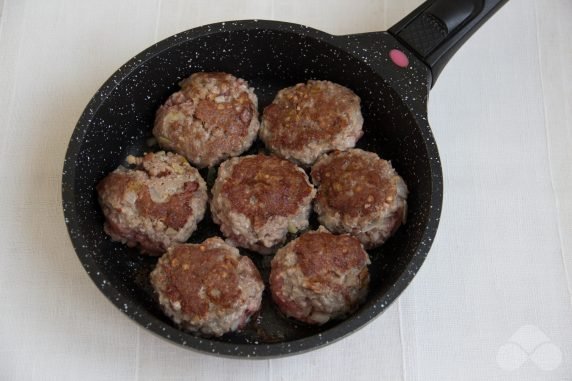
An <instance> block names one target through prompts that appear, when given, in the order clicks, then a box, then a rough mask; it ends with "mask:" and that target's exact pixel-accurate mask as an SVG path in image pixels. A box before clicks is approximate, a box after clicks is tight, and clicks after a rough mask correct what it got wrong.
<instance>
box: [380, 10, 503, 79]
mask: <svg viewBox="0 0 572 381" xmlns="http://www.w3.org/2000/svg"><path fill="white" fill-rule="evenodd" d="M507 1H508V0H429V1H426V2H424V3H423V4H421V5H420V6H419V7H418V8H417V9H415V10H414V11H413V12H411V13H410V14H409V15H407V16H406V17H405V18H404V19H403V20H401V21H399V22H398V23H397V24H395V25H394V26H393V27H391V28H390V29H389V33H390V34H392V35H393V36H394V37H395V38H396V39H397V40H399V42H401V43H402V44H403V45H405V46H407V47H408V48H410V49H411V50H412V51H413V52H414V53H415V54H416V55H417V56H418V57H419V58H421V60H422V61H423V62H425V63H426V64H427V66H429V68H430V69H431V73H432V82H431V86H433V85H434V84H435V81H436V80H437V77H438V76H439V74H440V73H441V70H443V68H444V67H445V65H446V64H447V62H449V59H450V58H451V57H452V56H453V54H455V52H456V51H457V50H458V49H459V48H460V47H461V46H462V45H463V43H464V42H465V41H466V40H467V39H468V38H469V37H471V35H472V34H473V33H474V32H475V31H476V30H477V29H479V27H480V26H481V25H482V24H484V22H485V21H487V20H488V19H489V17H491V16H492V15H493V14H494V13H495V12H496V11H497V10H499V9H500V7H502V6H503V5H504V4H505V3H506V2H507Z"/></svg>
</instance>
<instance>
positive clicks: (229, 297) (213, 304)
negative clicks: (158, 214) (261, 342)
mask: <svg viewBox="0 0 572 381" xmlns="http://www.w3.org/2000/svg"><path fill="white" fill-rule="evenodd" d="M151 284H152V285H153V288H154V289H155V292H156V293H157V295H158V297H159V303H160V305H161V308H162V309H163V311H164V312H165V314H167V316H169V317H170V318H171V319H172V320H173V321H174V322H175V323H177V324H178V325H179V326H180V327H181V328H183V329H185V330H187V331H190V332H196V333H199V334H202V335H205V336H221V335H223V334H225V333H227V332H231V331H236V330H238V329H240V328H242V327H244V325H245V324H246V323H247V322H248V320H249V319H250V317H251V316H252V315H253V314H254V313H256V312H257V311H258V310H259V309H260V303H261V301H262V291H263V290H264V284H263V283H262V278H261V277H260V273H259V272H258V270H257V269H256V266H254V263H252V261H251V260H250V258H248V257H246V256H241V255H240V254H239V253H238V249H236V248H234V247H232V246H230V245H228V244H226V243H225V242H224V241H223V240H222V239H220V238H218V237H213V238H209V239H207V240H205V241H204V242H203V243H201V244H195V245H192V244H181V245H175V246H172V247H170V248H169V250H168V251H167V253H166V254H165V255H163V256H162V257H161V258H160V259H159V261H158V263H157V266H156V267H155V269H154V270H153V271H152V272H151Z"/></svg>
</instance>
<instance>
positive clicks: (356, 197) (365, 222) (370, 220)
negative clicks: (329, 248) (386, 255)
mask: <svg viewBox="0 0 572 381" xmlns="http://www.w3.org/2000/svg"><path fill="white" fill-rule="evenodd" d="M312 180H313V182H314V184H316V186H317V187H318V194H317V196H316V203H315V205H314V210H315V211H316V213H317V214H318V219H319V221H320V223H321V224H322V225H324V226H325V227H327V228H328V229H329V230H330V231H332V232H334V233H349V234H352V235H354V236H356V237H357V238H358V239H359V240H360V241H361V242H362V243H363V245H364V246H365V247H366V248H367V249H370V248H374V247H376V246H379V245H381V244H383V243H384V242H385V241H386V240H387V239H388V238H389V237H390V236H391V235H393V234H394V233H395V231H396V230H397V229H398V228H399V226H401V224H403V223H405V218H406V215H407V186H406V185H405V182H404V181H403V179H402V178H401V177H400V176H399V175H398V174H397V172H396V171H395V170H394V169H393V167H392V166H391V164H390V163H389V162H388V161H385V160H382V159H380V158H379V156H377V155H376V154H375V153H373V152H366V151H363V150H360V149H352V150H349V151H345V152H341V151H335V152H332V153H330V154H328V155H324V156H323V157H321V158H320V159H319V160H318V161H317V162H316V164H315V165H314V167H313V168H312Z"/></svg>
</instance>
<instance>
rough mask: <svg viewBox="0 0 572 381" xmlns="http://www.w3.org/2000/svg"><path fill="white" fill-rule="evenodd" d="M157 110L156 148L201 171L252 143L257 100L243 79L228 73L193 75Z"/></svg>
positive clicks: (255, 129)
mask: <svg viewBox="0 0 572 381" xmlns="http://www.w3.org/2000/svg"><path fill="white" fill-rule="evenodd" d="M180 86H181V90H180V91H177V92H176V93H174V94H173V95H171V96H170V97H169V99H167V101H166V102H165V104H164V105H162V106H161V107H160V108H159V110H158V111H157V115H156V117H155V127H154V129H153V134H154V135H155V137H156V138H157V141H158V142H159V145H160V146H161V147H163V148H167V149H171V150H173V151H175V152H178V153H180V154H181V155H183V156H185V157H186V158H187V159H189V161H190V162H191V163H193V164H194V165H196V166H197V167H199V168H203V167H211V166H214V165H216V164H218V163H219V162H221V161H223V160H224V159H226V158H229V157H231V156H237V155H240V154H241V153H243V152H244V151H246V150H247V149H248V148H249V147H250V146H251V145H252V143H253V142H254V140H255V139H256V135H257V134H258V129H259V127H260V124H259V122H258V100H257V98H256V95H255V94H254V91H253V89H252V88H249V87H248V83H246V81H245V80H243V79H240V78H236V77H234V76H232V75H230V74H227V73H195V74H193V75H191V76H190V77H189V78H187V79H185V80H183V81H181V82H180Z"/></svg>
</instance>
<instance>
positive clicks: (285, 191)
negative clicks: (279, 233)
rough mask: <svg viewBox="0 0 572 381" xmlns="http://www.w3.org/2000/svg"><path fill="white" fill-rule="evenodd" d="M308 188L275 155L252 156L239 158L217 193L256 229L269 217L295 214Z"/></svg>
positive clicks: (296, 172)
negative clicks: (251, 222) (226, 199)
mask: <svg viewBox="0 0 572 381" xmlns="http://www.w3.org/2000/svg"><path fill="white" fill-rule="evenodd" d="M312 189H313V188H312V186H311V184H309V183H308V181H307V178H306V175H305V174H304V172H303V171H300V170H299V169H298V167H297V166H296V165H295V164H293V163H291V162H289V161H288V160H284V159H280V158H278V157H275V156H266V155H255V156H249V157H244V158H242V159H241V160H240V161H239V162H238V163H237V164H236V165H235V166H234V167H233V168H232V174H231V175H230V176H229V177H228V178H227V179H226V180H225V182H224V183H223V184H222V191H221V194H222V195H224V196H225V197H226V198H228V200H229V202H230V204H231V205H232V208H233V210H234V211H236V212H238V213H242V214H244V215H245V216H247V217H248V218H249V219H250V220H251V221H253V225H254V226H255V227H256V226H260V225H264V224H265V223H266V222H267V221H268V219H269V218H270V217H272V216H288V215H291V214H293V213H296V212H297V211H298V209H299V207H300V203H302V202H303V201H304V199H305V198H307V197H308V195H310V194H311V193H312Z"/></svg>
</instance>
